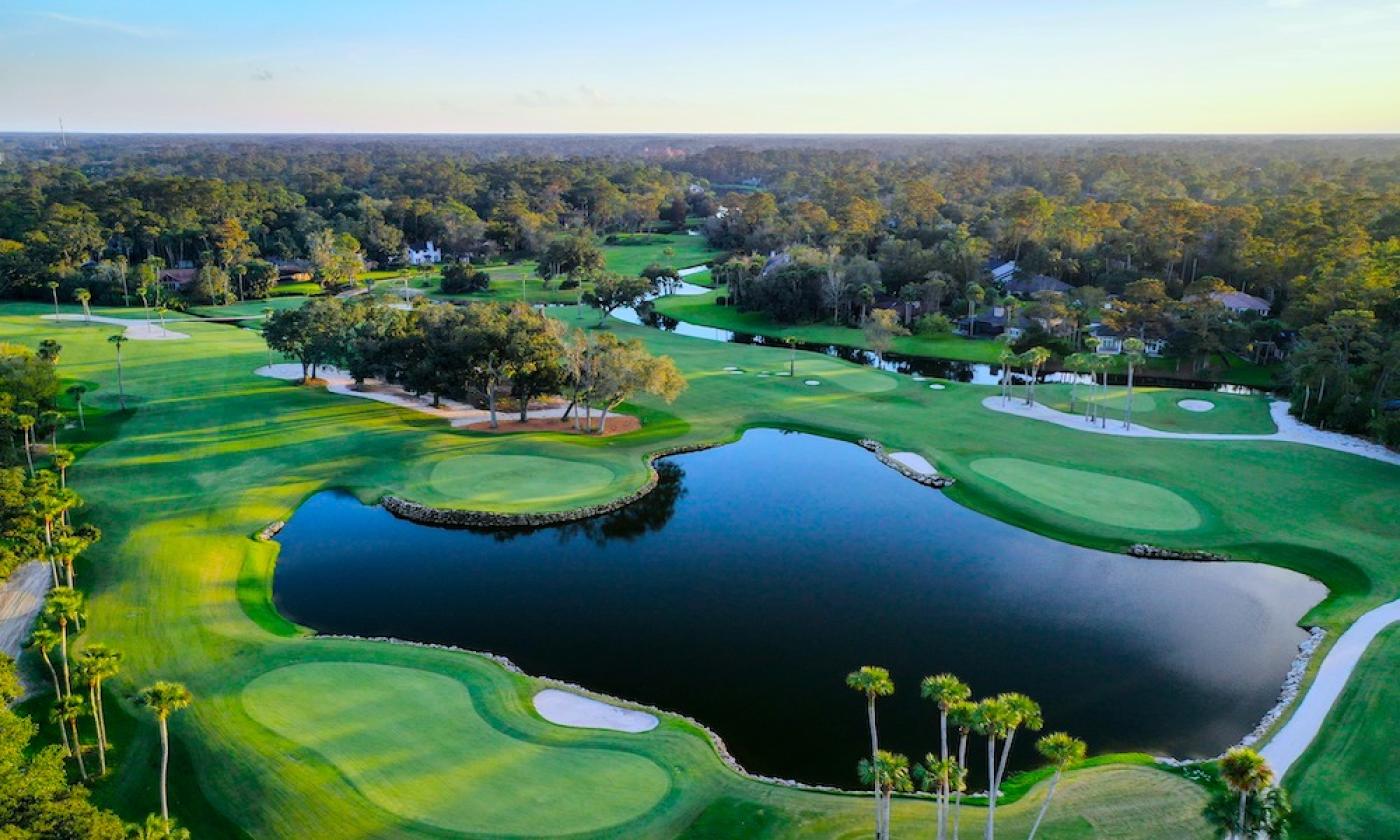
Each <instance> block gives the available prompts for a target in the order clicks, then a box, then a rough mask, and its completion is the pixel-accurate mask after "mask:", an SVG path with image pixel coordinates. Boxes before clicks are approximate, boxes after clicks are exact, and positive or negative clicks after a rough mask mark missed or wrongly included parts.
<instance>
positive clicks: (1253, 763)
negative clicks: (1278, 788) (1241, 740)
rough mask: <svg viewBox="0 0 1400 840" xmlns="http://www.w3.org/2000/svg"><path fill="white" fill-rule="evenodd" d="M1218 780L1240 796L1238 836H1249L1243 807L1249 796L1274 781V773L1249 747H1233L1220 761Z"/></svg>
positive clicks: (1261, 757) (1260, 756) (1262, 757)
mask: <svg viewBox="0 0 1400 840" xmlns="http://www.w3.org/2000/svg"><path fill="white" fill-rule="evenodd" d="M1220 778H1221V779H1222V780H1224V782H1225V786H1226V787H1228V788H1229V789H1230V790H1232V791H1234V792H1235V793H1237V794H1239V796H1240V819H1239V824H1238V829H1239V836H1240V837H1248V836H1249V826H1248V825H1247V824H1246V822H1245V805H1246V804H1247V802H1248V800H1249V797H1250V795H1251V794H1255V793H1259V792H1260V791H1262V790H1264V789H1265V788H1267V787H1269V785H1270V784H1272V783H1273V781H1274V771H1273V770H1271V769H1270V768H1269V763H1268V762H1267V761H1265V760H1264V756H1262V755H1260V754H1259V753H1257V752H1255V751H1254V750H1252V749H1250V748H1249V747H1234V748H1232V749H1230V750H1229V751H1228V752H1226V753H1225V755H1224V757H1223V758H1221V759H1220Z"/></svg>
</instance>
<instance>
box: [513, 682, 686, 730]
mask: <svg viewBox="0 0 1400 840" xmlns="http://www.w3.org/2000/svg"><path fill="white" fill-rule="evenodd" d="M534 703H535V711H537V712H539V713H540V717H542V718H544V719H545V720H547V721H549V722H550V723H557V724H559V725H560V726H573V727H577V728H579V729H611V730H613V731H615V732H650V731H651V730H653V729H655V728H656V726H657V724H659V723H660V722H661V721H659V720H657V719H656V715H653V714H648V713H646V712H639V711H637V710H635V709H624V708H621V707H619V706H614V705H612V704H610V703H604V702H603V701H601V700H594V699H592V698H591V697H584V696H582V695H579V694H573V693H571V692H568V691H560V690H558V689H556V688H546V689H545V690H544V691H541V692H540V693H538V694H536V695H535V700H534Z"/></svg>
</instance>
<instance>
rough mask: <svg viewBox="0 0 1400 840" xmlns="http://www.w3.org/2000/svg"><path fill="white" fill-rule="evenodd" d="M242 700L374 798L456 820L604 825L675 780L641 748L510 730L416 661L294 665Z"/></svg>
mask: <svg viewBox="0 0 1400 840" xmlns="http://www.w3.org/2000/svg"><path fill="white" fill-rule="evenodd" d="M243 706H244V708H245V709H246V710H247V711H248V714H249V715H250V716H252V718H253V719H254V720H256V721H257V722H258V723H260V724H262V725H263V726H266V727H267V728H268V729H271V730H272V731H273V732H276V733H277V734H278V735H280V736H281V737H283V738H286V739H288V740H290V741H293V742H295V743H297V744H299V745H301V746H303V747H306V748H308V749H311V750H314V751H315V752H317V753H318V754H320V755H321V756H322V757H324V758H325V759H327V760H328V761H330V762H331V763H332V764H334V765H335V767H336V768H337V769H338V770H340V772H342V773H344V774H345V775H346V776H347V777H348V778H349V779H350V781H351V783H352V784H354V785H355V787H356V788H358V789H359V790H360V791H361V792H362V793H363V794H364V795H365V798H367V799H369V800H370V801H371V802H373V803H374V804H375V805H378V806H379V807H381V808H384V809H385V810H387V811H390V812H392V813H394V814H397V815H399V816H401V817H405V818H407V819H410V820H414V821H416V822H423V823H427V824H429V825H433V826H437V827H439V828H444V829H447V830H449V831H462V832H479V833H491V834H531V835H548V834H567V833H573V832H579V831H596V830H600V829H604V828H608V827H610V826H614V825H617V824H619V823H623V822H626V821H628V820H630V819H634V818H636V817H638V816H641V815H643V814H645V813H646V812H647V811H649V810H651V809H652V808H653V807H655V806H656V804H657V803H658V802H659V801H660V800H661V798H662V797H663V796H665V795H666V792H667V790H669V788H670V779H669V777H668V775H667V773H666V771H665V770H663V769H662V768H661V767H659V766H658V765H656V764H655V763H654V762H652V761H649V760H647V759H645V758H643V757H641V756H638V755H633V754H631V753H624V752H620V751H617V750H604V749H596V748H585V747H574V748H560V747H549V746H541V745H538V744H532V743H530V742H528V741H524V740H520V739H517V738H513V737H511V736H510V735H507V734H505V733H504V732H501V731H500V730H498V729H496V728H495V727H494V726H493V725H492V724H491V723H490V722H488V721H487V720H486V719H484V718H483V717H482V716H481V714H480V713H479V712H478V711H477V709H476V707H475V705H474V704H473V703H472V698H471V695H470V693H468V691H467V688H466V687H465V686H464V685H462V684H461V683H460V682H458V681H456V680H453V679H451V678H449V677H446V676H442V675H440V674H433V673H428V672H425V671H420V670H415V669H411V668H399V667H393V666H388V665H370V664H362V663H354V662H316V663H307V664H303V665H288V666H286V667H283V668H278V669H276V670H274V671H270V672H268V673H266V674H263V675H262V676H260V677H258V678H257V679H255V680H253V681H252V682H250V683H249V684H248V685H247V686H246V687H244V689H243Z"/></svg>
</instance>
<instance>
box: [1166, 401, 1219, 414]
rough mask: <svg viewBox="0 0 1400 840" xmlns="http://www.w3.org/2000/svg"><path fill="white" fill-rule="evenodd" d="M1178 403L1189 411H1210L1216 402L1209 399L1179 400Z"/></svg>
mask: <svg viewBox="0 0 1400 840" xmlns="http://www.w3.org/2000/svg"><path fill="white" fill-rule="evenodd" d="M1176 404H1177V406H1178V407H1180V408H1184V409H1186V410H1187V411H1196V412H1201V411H1210V410H1212V409H1214V408H1215V403H1213V402H1210V401H1209V400H1177V401H1176Z"/></svg>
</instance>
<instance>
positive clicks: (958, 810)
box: [953, 732, 967, 840]
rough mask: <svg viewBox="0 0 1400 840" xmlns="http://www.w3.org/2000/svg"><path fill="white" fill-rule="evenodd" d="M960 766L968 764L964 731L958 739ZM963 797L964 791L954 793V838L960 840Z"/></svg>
mask: <svg viewBox="0 0 1400 840" xmlns="http://www.w3.org/2000/svg"><path fill="white" fill-rule="evenodd" d="M958 766H959V767H966V766H967V733H966V732H963V733H962V737H960V738H959V739H958ZM962 798H963V792H962V791H958V792H957V793H955V794H953V840H958V833H959V831H960V830H961V828H962Z"/></svg>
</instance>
